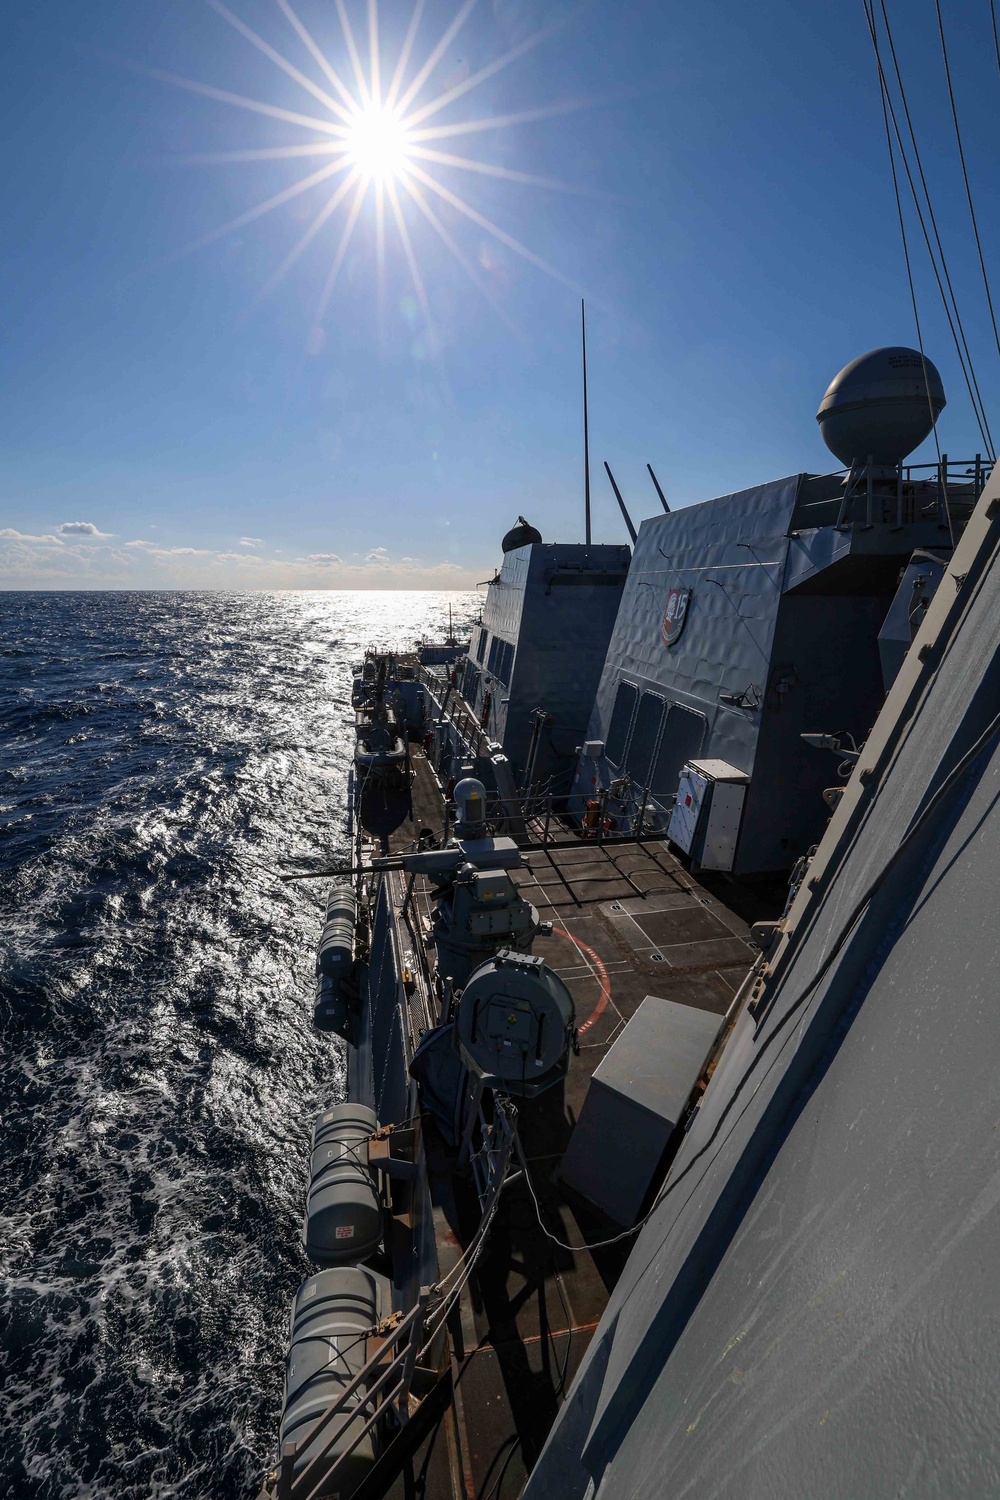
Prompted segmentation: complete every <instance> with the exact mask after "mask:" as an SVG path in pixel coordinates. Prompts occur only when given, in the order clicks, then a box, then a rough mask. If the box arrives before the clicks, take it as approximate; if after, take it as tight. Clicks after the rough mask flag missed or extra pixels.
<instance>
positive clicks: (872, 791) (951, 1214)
mask: <svg viewBox="0 0 1000 1500" xmlns="http://www.w3.org/2000/svg"><path fill="white" fill-rule="evenodd" d="M991 500H993V501H995V503H996V506H997V509H998V510H1000V470H997V471H994V475H993V477H992V479H991V481H990V483H989V484H988V485H987V488H986V491H985V493H984V497H983V500H982V501H981V502H980V505H979V507H978V508H977V513H976V517H975V518H974V520H973V523H972V524H971V525H970V528H969V533H968V534H967V537H966V539H964V540H963V544H962V545H961V546H960V548H959V550H958V552H957V553H956V557H955V558H954V559H953V562H952V564H951V567H950V569H949V577H948V578H947V579H946V580H945V582H944V583H943V585H942V587H941V589H940V590H939V591H938V595H937V596H936V597H935V599H934V600H933V601H932V605H931V609H930V610H929V612H928V616H927V619H926V621H925V623H924V626H923V627H922V628H921V632H920V634H918V637H917V641H916V642H915V648H916V649H915V651H914V652H912V653H911V654H910V656H909V657H908V658H907V662H906V665H905V667H904V670H903V672H902V673H901V674H900V677H899V678H898V679H897V682H896V684H895V686H894V688H893V692H892V694H891V695H890V698H889V700H888V702H887V705H886V709H885V711H884V713H883V715H882V717H881V718H880V721H879V723H878V724H877V725H876V728H875V731H874V732H873V734H872V736H871V739H870V741H869V745H868V747H866V752H865V756H864V757H863V758H862V760H861V761H860V762H859V763H858V766H857V768H856V770H855V774H854V777H853V778H852V781H851V783H850V785H849V786H848V789H847V792H846V794H845V796H844V798H843V799H842V803H841V806H840V808H839V809H838V811H837V813H836V815H835V817H834V819H833V820H832V822H831V826H830V828H829V830H828V832H827V835H826V837H825V839H824V841H823V843H822V844H821V846H820V849H819V852H818V854H817V857H816V860H815V861H814V863H813V871H814V872H815V875H814V882H807V883H806V884H805V885H804V886H803V887H802V888H801V889H800V893H799V896H798V897H797V898H796V902H795V904H794V905H793V907H792V910H791V913H790V915H789V919H788V920H789V923H790V930H789V931H788V932H787V933H786V935H785V937H784V938H783V940H782V943H781V944H780V945H779V948H778V951H777V953H776V954H775V955H774V956H772V957H771V958H770V960H769V963H768V965H767V968H766V969H764V970H763V971H762V972H763V975H764V979H765V982H764V984H763V987H762V988H761V990H760V993H759V995H758V997H757V1002H756V1004H755V1006H754V1010H755V1012H756V1014H755V1015H752V1014H750V1012H749V1011H744V1013H743V1014H742V1016H741V1017H740V1020H739V1022H738V1023H737V1028H736V1031H735V1033H734V1035H733V1037H732V1039H731V1041H730V1042H729V1044H728V1046H727V1047H726V1050H725V1052H724V1053H723V1055H722V1058H721V1060H720V1062H719V1064H718V1066H717V1068H716V1071H715V1073H714V1076H713V1079H712V1082H711V1084H710V1085H709V1088H708V1091H707V1093H706V1095H705V1097H704V1100H703V1103H702V1106H701V1108H700V1109H699V1111H698V1113H697V1116H696V1118H695V1120H694V1122H693V1124H692V1126H691V1128H690V1130H689V1132H688V1134H687V1136H686V1138H685V1141H684V1144H683V1146H682V1148H681V1150H680V1152H679V1153H678V1155H677V1157H676V1159H675V1162H674V1164H673V1167H672V1169H671V1172H670V1175H669V1177H668V1180H667V1184H666V1188H665V1191H664V1193H663V1195H662V1197H661V1202H660V1204H659V1206H658V1208H657V1210H656V1212H655V1213H654V1215H653V1216H652V1218H651V1219H650V1222H649V1223H648V1224H647V1225H646V1227H645V1229H644V1230H643V1232H642V1234H641V1235H640V1237H639V1239H638V1241H637V1243H636V1246H635V1249H634V1251H633V1253H632V1255H631V1257H630V1259H629V1262H628V1264H627V1266H626V1268H625V1273H624V1275H623V1277H622V1279H621V1281H620V1282H619V1283H618V1286H617V1287H616V1289H615V1292H614V1293H613V1295H612V1298H611V1301H610V1303H609V1306H608V1308H607V1311H606V1313H605V1316H604V1318H603V1320H602V1323H601V1327H600V1328H599V1329H598V1332H597V1334H596V1335H595V1338H594V1340H593V1342H592V1344H591V1346H590V1349H589V1351H588V1354H587V1357H586V1359H585V1361H584V1363H583V1365H582V1367H581V1370H580V1372H579V1374H578V1376H577V1380H576V1382H575V1384H574V1387H573V1389H572V1391H571V1393H570V1397H569V1399H568V1401H567V1403H566V1405H565V1407H564V1408H563V1411H562V1412H561V1414H560V1416H559V1418H558V1419H557V1422H556V1425H555V1427H554V1428H553V1431H552V1434H551V1436H550V1438H549V1441H548V1444H547V1446H546V1448H545V1450H544V1451H543V1454H542V1456H541V1458H540V1460H539V1463H538V1465H537V1466H536V1468H535V1470H534V1472H533V1474H532V1477H531V1480H530V1481H529V1484H528V1487H527V1490H526V1491H525V1494H526V1496H528V1497H530V1500H538V1497H541V1496H543V1495H544V1496H546V1497H552V1500H555V1497H570V1496H573V1497H582V1496H584V1495H587V1496H598V1497H611V1496H621V1495H631V1496H645V1495H658V1494H663V1493H668V1494H670V1495H671V1496H677V1497H679V1496H683V1495H689V1494H693V1493H698V1494H699V1496H701V1495H726V1496H734V1497H735V1496H740V1497H761V1500H764V1497H768V1500H770V1497H774V1496H788V1497H793V1496H794V1497H798V1496H801V1495H810V1496H855V1495H877V1496H882V1495H900V1494H913V1495H921V1496H923V1495H940V1496H951V1495H957V1494H962V1495H973V1496H986V1495H995V1494H996V1493H997V1492H998V1491H1000V1360H998V1351H1000V1283H998V1281H997V1277H996V1275H995V1268H996V1246H997V1233H998V1229H1000V1133H998V1127H997V1116H998V1109H997V1089H996V1059H997V1057H998V1055H1000V1005H998V1004H997V974H998V973H1000V925H998V924H997V921H996V915H995V907H996V900H995V895H996V890H997V888H998V884H1000V751H998V748H997V739H996V736H995V735H994V737H993V739H992V740H991V741H990V743H989V744H988V746H987V747H986V748H985V749H984V750H983V751H982V753H981V754H980V755H979V757H978V759H977V760H975V761H974V762H972V763H971V764H970V765H969V767H968V768H967V769H966V771H965V772H964V774H963V776H962V777H961V778H960V779H959V780H958V781H957V782H956V783H955V785H954V786H953V788H952V789H951V790H950V791H949V793H948V795H947V797H946V799H945V800H944V801H943V802H942V803H941V805H940V806H939V807H938V808H937V810H936V812H935V815H934V817H933V818H932V819H930V820H929V821H928V822H927V823H926V824H925V825H924V826H922V827H921V828H920V830H919V831H918V832H917V834H916V835H915V836H914V837H913V838H912V840H911V841H910V842H907V843H905V844H904V848H903V853H902V856H901V857H899V858H896V859H895V862H894V863H893V862H892V861H893V860H894V857H895V856H896V855H897V851H899V849H900V845H901V842H902V841H903V840H904V836H905V834H906V830H907V829H908V828H911V827H912V826H913V823H914V818H915V816H916V814H917V813H918V811H919V810H920V809H921V807H922V806H924V805H925V804H926V801H927V799H928V797H929V795H930V794H931V793H932V792H933V791H934V789H936V788H937V787H939V786H940V785H941V784H942V781H943V778H944V777H945V776H946V775H947V773H948V772H949V770H950V769H951V768H952V767H953V766H956V765H957V764H958V762H959V761H960V759H961V758H962V757H963V755H965V754H966V752H968V750H969V748H970V747H971V746H974V745H975V743H976V742H977V740H978V738H979V736H980V735H981V734H982V733H983V731H984V729H985V728H986V727H987V726H988V725H989V724H990V723H991V722H992V721H993V720H994V718H995V716H996V714H997V712H998V710H1000V562H998V560H997V549H998V544H1000V520H997V519H995V518H990V517H989V515H988V510H989V503H990V501H991ZM921 648H924V649H921ZM932 664H933V665H932ZM811 886H812V887H813V888H810V887H811ZM866 894H868V895H869V897H870V899H868V901H867V905H864V906H860V903H861V902H862V901H863V899H864V898H865V896H866ZM768 975H773V976H774V977H773V979H770V978H767V976H768Z"/></svg>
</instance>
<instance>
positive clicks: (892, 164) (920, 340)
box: [865, 0, 978, 549]
mask: <svg viewBox="0 0 1000 1500" xmlns="http://www.w3.org/2000/svg"><path fill="white" fill-rule="evenodd" d="M882 6H883V9H882V14H883V16H885V0H882ZM865 15H866V16H867V17H868V26H869V30H870V31H871V34H872V45H873V46H874V48H875V60H876V62H877V63H878V74H879V94H880V97H881V101H882V121H883V124H884V125H885V143H886V146H887V148H888V151H889V170H890V172H891V173H892V191H893V194H894V196H895V199H896V214H897V217H898V219H899V236H900V239H901V240H902V242H903V260H904V261H905V263H906V279H907V281H908V283H909V287H910V302H911V303H912V304H913V321H914V324H915V325H916V330H917V348H918V349H919V350H920V364H921V367H922V370H923V376H924V389H925V390H926V392H927V413H928V416H929V417H930V419H931V432H932V434H933V436H934V451H935V453H936V454H937V461H938V475H939V479H938V483H939V484H940V482H941V480H940V475H941V444H940V442H939V441H938V433H937V419H936V417H935V415H934V404H933V402H932V400H931V384H930V381H929V380H928V378H927V355H926V354H925V352H924V336H923V333H922V331H921V328H920V313H919V311H918V309H917V291H916V287H915V286H914V284H913V267H912V265H911V264H910V249H909V245H908V244H907V240H906V220H905V218H904V217H903V200H902V198H901V197H900V192H899V176H898V174H897V172H896V153H895V151H894V150H893V145H892V131H891V130H890V128H889V104H888V100H887V90H886V84H885V76H884V74H883V72H882V62H881V59H880V57H879V50H878V36H877V33H876V31H875V24H874V22H875V17H874V11H872V14H869V0H865ZM886 24H887V25H888V17H886ZM889 45H890V46H891V45H892V41H891V38H890V43H889ZM893 60H895V52H893ZM896 76H897V79H898V78H899V70H898V68H897V70H896ZM910 135H911V139H912V135H913V132H912V128H911V131H910ZM915 146H916V143H915V142H914V147H915ZM918 164H919V159H918ZM925 191H926V188H925ZM928 202H929V200H928ZM936 232H937V230H936V226H935V233H936ZM949 286H950V283H949ZM970 394H971V393H970ZM977 417H978V412H977ZM945 510H946V514H947V516H948V530H949V534H950V535H951V545H952V549H954V546H955V536H954V532H953V531H952V526H951V512H950V511H949V510H948V509H947V506H946V507H945Z"/></svg>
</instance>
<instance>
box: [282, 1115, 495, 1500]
mask: <svg viewBox="0 0 1000 1500" xmlns="http://www.w3.org/2000/svg"><path fill="white" fill-rule="evenodd" d="M508 1108H509V1106H507V1105H506V1104H504V1103H501V1101H499V1100H498V1104H497V1118H496V1122H495V1124H496V1126H497V1128H498V1129H499V1128H500V1126H501V1122H502V1127H503V1128H502V1132H501V1133H502V1140H501V1142H500V1146H499V1149H498V1150H495V1151H491V1150H490V1149H489V1147H487V1148H484V1149H485V1153H486V1157H487V1164H488V1170H487V1178H486V1181H487V1184H488V1191H487V1194H486V1196H485V1198H484V1199H481V1201H482V1203H483V1214H482V1218H481V1219H480V1222H479V1225H478V1227H477V1229H476V1232H475V1234H474V1235H473V1237H472V1240H471V1241H470V1243H469V1245H468V1246H467V1247H466V1249H465V1251H464V1252H463V1254H462V1256H461V1257H460V1258H459V1260H458V1261H456V1263H455V1265H454V1266H453V1267H452V1268H451V1270H450V1271H449V1272H448V1274H447V1275H446V1276H445V1277H444V1278H443V1279H442V1280H441V1281H440V1282H438V1283H436V1284H435V1285H434V1286H422V1287H421V1288H420V1290H419V1293H418V1296H417V1301H416V1302H415V1303H414V1305H413V1307H412V1308H411V1309H410V1311H409V1312H408V1313H407V1314H406V1315H405V1316H404V1317H403V1318H402V1319H401V1320H400V1322H399V1323H398V1324H397V1325H396V1326H395V1328H393V1329H392V1331H391V1335H390V1337H389V1338H387V1339H386V1341H385V1343H383V1344H381V1345H380V1347H379V1348H378V1349H377V1350H376V1351H375V1353H374V1354H373V1355H372V1356H371V1358H370V1359H368V1360H366V1361H365V1363H364V1365H363V1366H362V1368H361V1369H360V1370H359V1371H358V1373H357V1374H356V1375H355V1376H354V1378H353V1379H352V1380H351V1381H350V1383H349V1384H348V1385H347V1386H345V1388H344V1389H343V1390H342V1391H341V1392H340V1394H339V1395H338V1396H337V1398H336V1400H335V1401H333V1402H332V1403H331V1405H330V1407H329V1408H328V1409H327V1410H326V1411H325V1412H324V1413H323V1415H322V1417H320V1419H319V1421H318V1422H317V1423H316V1424H315V1426H313V1427H312V1428H310V1430H309V1432H308V1433H307V1434H306V1435H305V1436H304V1437H303V1438H302V1440H301V1442H298V1443H286V1444H284V1446H283V1448H282V1451H281V1454H280V1457H279V1463H278V1471H277V1486H276V1489H275V1492H274V1495H275V1500H317V1497H318V1496H319V1494H320V1492H321V1491H322V1490H326V1489H329V1488H330V1487H331V1484H332V1483H334V1481H335V1476H336V1474H337V1471H338V1469H340V1468H341V1467H342V1465H343V1464H344V1463H345V1462H346V1460H347V1459H348V1458H349V1457H350V1455H351V1454H352V1453H353V1452H354V1450H355V1448H356V1447H357V1446H358V1444H359V1443H360V1442H361V1441H362V1439H363V1438H364V1437H365V1436H366V1435H367V1434H368V1433H369V1432H370V1431H371V1430H372V1428H373V1427H375V1426H376V1424H377V1423H378V1422H380V1421H381V1420H382V1419H383V1418H384V1417H385V1416H387V1414H388V1413H389V1411H390V1410H391V1409H393V1408H395V1414H396V1417H397V1419H398V1421H399V1422H400V1423H401V1424H404V1425H405V1423H406V1422H407V1421H408V1420H409V1415H410V1413H409V1398H410V1389H411V1386H412V1383H413V1377H414V1374H415V1371H416V1369H417V1366H418V1363H419V1361H420V1359H421V1358H422V1357H423V1356H424V1355H425V1354H426V1353H427V1351H428V1350H429V1349H430V1348H431V1346H432V1345H433V1343H434V1341H435V1339H436V1338H437V1337H438V1336H439V1334H440V1333H441V1330H442V1328H443V1327H444V1326H445V1323H446V1320H447V1318H448V1316H449V1314H450V1312H451V1309H452V1307H453V1306H454V1304H455V1302H456V1301H457V1299H458V1297H459V1296H460V1295H461V1292H462V1290H463V1288H464V1286H465V1284H466V1282H467V1281H468V1279H469V1277H470V1276H471V1274H472V1269H473V1267H474V1265H475V1262H476V1260H477V1258H478V1256H479V1252H480V1250H481V1249H482V1246H483V1243H484V1242H485V1239H486V1235H487V1233H488V1232H489V1228H490V1225H491V1223H492V1221H493V1217H494V1215H495V1213H496V1208H497V1204H498V1202H499V1199H500V1193H501V1191H502V1189H503V1186H504V1181H505V1179H506V1175H507V1169H508V1167H509V1165H510V1158H511V1152H512V1147H513V1140H514V1131H513V1126H512V1123H511V1120H510V1118H509V1116H508V1112H507V1111H508ZM480 1154H482V1153H480ZM377 1328H378V1325H376V1326H375V1327H374V1328H372V1329H370V1330H369V1336H373V1335H375V1334H376V1333H377ZM387 1359H388V1361H389V1362H388V1364H385V1361H386V1360H387ZM383 1364H384V1365H385V1368H384V1369H382V1370H381V1373H379V1374H378V1375H377V1378H375V1379H374V1380H372V1376H373V1375H375V1374H376V1371H378V1370H379V1367H380V1366H381V1365H383ZM369 1381H370V1382H371V1383H370V1384H368V1382H369ZM362 1387H365V1389H364V1391H363V1392H362V1393H361V1394H359V1392H361V1388H362ZM366 1412H367V1413H368V1416H367V1417H366V1416H365V1413H366ZM337 1418H340V1419H341V1420H340V1421H339V1422H338V1421H337ZM355 1424H359V1427H358V1431H357V1432H356V1433H354V1434H353V1435H352V1436H351V1438H350V1441H349V1442H348V1444H347V1446H346V1447H345V1448H344V1449H343V1450H342V1451H341V1452H340V1453H338V1454H337V1455H336V1457H335V1458H334V1459H333V1462H332V1463H330V1462H329V1458H330V1452H331V1449H332V1448H333V1447H334V1446H335V1445H336V1444H337V1443H338V1442H340V1440H341V1439H342V1438H344V1437H345V1436H346V1435H347V1434H348V1433H349V1432H350V1429H351V1428H352V1427H353V1426H354V1425H355ZM331 1427H332V1429H333V1430H332V1431H329V1432H328V1431H327V1429H328V1428H331ZM323 1434H326V1436H325V1439H324V1441H323V1443H322V1444H321V1446H320V1447H319V1448H318V1450H317V1451H316V1452H315V1453H314V1454H313V1455H312V1457H311V1458H310V1459H309V1461H308V1463H307V1464H306V1465H305V1467H304V1468H303V1469H301V1470H300V1471H299V1472H298V1473H297V1474H296V1473H295V1462H296V1459H297V1457H298V1455H299V1453H300V1452H302V1451H303V1450H304V1449H307V1448H311V1447H313V1446H314V1445H315V1443H316V1440H317V1438H318V1437H320V1436H322V1435H323ZM314 1481H315V1482H314ZM264 1493H265V1494H267V1493H268V1492H267V1490H266V1489H265V1492H264Z"/></svg>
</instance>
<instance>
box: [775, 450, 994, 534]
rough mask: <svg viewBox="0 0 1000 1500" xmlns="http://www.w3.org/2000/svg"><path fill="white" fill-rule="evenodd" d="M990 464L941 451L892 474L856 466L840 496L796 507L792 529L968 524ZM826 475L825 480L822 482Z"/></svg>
mask: <svg viewBox="0 0 1000 1500" xmlns="http://www.w3.org/2000/svg"><path fill="white" fill-rule="evenodd" d="M989 473H990V465H989V463H988V461H986V460H984V458H983V456H982V454H980V453H977V454H976V456H975V458H971V459H964V458H963V459H955V458H949V457H948V455H947V453H942V455H941V460H940V462H939V463H938V462H934V463H927V464H900V465H898V467H897V468H896V472H895V476H894V477H893V476H892V474H891V471H890V472H889V473H888V474H887V470H886V468H885V466H884V465H882V466H880V465H878V464H873V463H871V462H860V461H859V462H857V463H854V464H852V465H851V467H850V468H849V469H845V470H843V471H842V472H841V474H832V475H830V476H828V478H829V481H830V482H831V483H833V482H835V481H838V480H841V481H842V486H843V487H842V490H841V492H840V494H828V495H827V496H825V497H824V498H823V499H818V500H811V501H806V502H805V503H804V504H802V505H800V506H798V507H797V508H796V512H795V516H794V519H793V525H794V526H795V527H801V526H803V525H809V526H823V525H830V524H833V525H835V526H837V527H838V528H840V529H847V528H849V527H854V526H861V527H863V528H868V527H871V526H876V525H887V526H889V527H891V528H892V529H894V530H896V529H901V528H902V527H903V526H908V525H912V524H913V523H914V522H918V521H934V520H936V521H937V524H938V525H939V526H940V527H941V529H942V530H948V529H949V518H950V519H951V520H952V521H955V520H957V521H959V522H962V521H964V520H966V519H967V518H968V516H969V514H970V513H971V511H972V508H973V506H974V505H975V503H976V501H977V500H978V499H979V496H980V495H981V493H982V491H983V488H984V486H985V484H986V480H987V478H988V477H989ZM826 477H827V476H824V480H825V478H826Z"/></svg>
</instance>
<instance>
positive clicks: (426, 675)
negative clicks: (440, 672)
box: [414, 666, 490, 757]
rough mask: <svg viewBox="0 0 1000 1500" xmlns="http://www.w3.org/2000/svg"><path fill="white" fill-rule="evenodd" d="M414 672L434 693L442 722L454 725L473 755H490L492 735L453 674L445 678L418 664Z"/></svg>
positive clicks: (433, 698)
mask: <svg viewBox="0 0 1000 1500" xmlns="http://www.w3.org/2000/svg"><path fill="white" fill-rule="evenodd" d="M414 673H415V676H416V679H417V681H418V682H419V683H420V684H421V685H422V686H423V687H425V688H426V689H427V691H428V692H429V693H430V695H431V701H432V702H433V704H434V707H435V710H436V717H437V720H438V722H439V723H445V722H446V723H448V724H449V725H451V727H452V728H454V729H455V730H456V732H457V733H458V734H459V735H460V736H461V737H462V739H463V740H464V741H465V743H466V744H467V745H468V746H469V748H470V751H471V752H472V754H473V755H475V756H477V757H480V756H486V755H488V754H489V745H490V741H489V736H488V735H487V734H486V731H485V730H484V729H483V726H482V724H481V723H480V722H479V720H478V719H477V718H476V714H475V711H474V709H473V708H472V707H471V705H470V704H468V703H467V702H466V701H465V699H464V698H463V697H462V694H461V691H460V689H459V688H458V687H456V686H455V685H454V684H453V683H452V681H451V676H450V673H448V674H446V675H444V676H443V677H442V676H437V675H435V674H434V673H432V672H431V671H429V670H428V669H427V667H424V666H417V667H416V668H415V669H414Z"/></svg>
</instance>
